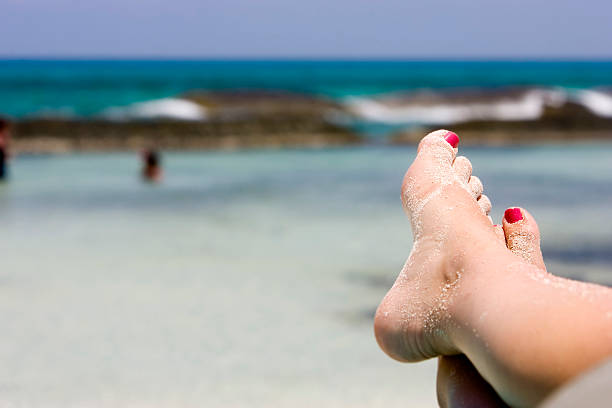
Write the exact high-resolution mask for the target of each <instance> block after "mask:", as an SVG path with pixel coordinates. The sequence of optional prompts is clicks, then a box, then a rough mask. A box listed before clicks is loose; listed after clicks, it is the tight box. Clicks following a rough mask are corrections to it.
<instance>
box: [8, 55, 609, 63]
mask: <svg viewBox="0 0 612 408" xmlns="http://www.w3.org/2000/svg"><path fill="white" fill-rule="evenodd" d="M0 61H160V62H161V61H168V62H172V61H194V62H198V61H201V62H205V61H210V62H215V61H219V62H225V61H227V62H231V61H236V62H292V61H295V62H310V61H311V62H335V61H338V62H368V61H372V62H612V55H611V56H580V57H578V56H547V57H533V56H476V55H474V56H435V57H434V56H412V57H402V56H316V55H312V56H248V55H245V56H235V55H227V56H179V55H177V56H161V55H145V56H127V55H103V54H97V55H96V54H91V55H84V54H83V55H3V54H0Z"/></svg>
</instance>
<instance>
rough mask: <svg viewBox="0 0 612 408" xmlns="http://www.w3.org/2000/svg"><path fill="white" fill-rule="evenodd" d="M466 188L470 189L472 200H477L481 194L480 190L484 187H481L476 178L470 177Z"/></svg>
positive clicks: (480, 182)
mask: <svg viewBox="0 0 612 408" xmlns="http://www.w3.org/2000/svg"><path fill="white" fill-rule="evenodd" d="M468 188H469V189H470V191H471V193H472V195H473V196H474V199H478V197H480V195H481V194H482V190H483V189H484V186H483V185H482V181H480V179H479V178H478V177H476V176H472V177H470V181H469V182H468Z"/></svg>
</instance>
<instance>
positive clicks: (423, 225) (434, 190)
mask: <svg viewBox="0 0 612 408" xmlns="http://www.w3.org/2000/svg"><path fill="white" fill-rule="evenodd" d="M458 143H459V139H458V138H457V136H456V135H455V134H454V133H452V132H448V131H446V130H440V131H436V132H433V133H430V134H429V135H427V136H426V137H425V138H424V139H423V140H422V141H421V143H420V145H419V149H418V154H417V158H416V159H415V161H414V162H413V164H412V165H411V166H410V168H409V169H408V171H407V173H406V176H405V178H404V182H403V185H402V201H403V204H404V208H405V210H406V212H407V214H408V216H409V217H410V220H411V223H412V230H413V234H414V247H413V250H412V253H411V254H410V256H409V258H408V260H407V262H406V264H405V266H404V268H403V270H402V272H401V273H400V275H399V276H398V278H397V280H396V282H395V284H394V285H393V287H392V288H391V290H390V291H389V292H388V293H387V295H386V296H385V298H384V299H383V301H382V302H381V304H380V306H379V308H378V310H377V313H376V318H375V322H374V326H375V334H376V339H377V341H378V343H379V345H380V347H381V348H382V349H383V350H384V351H385V352H386V353H387V354H389V355H390V356H391V357H393V358H395V359H397V360H399V361H406V362H408V361H421V360H424V359H427V358H432V357H436V356H453V355H461V354H463V355H465V356H466V357H467V358H468V359H469V361H470V362H471V363H472V364H473V366H474V367H475V369H476V370H477V371H478V373H479V374H480V375H481V376H482V377H483V378H484V379H485V380H486V381H487V382H488V384H490V385H491V387H492V388H493V390H494V391H495V393H496V394H497V395H499V397H501V399H503V400H504V401H505V402H506V403H508V404H509V405H512V406H533V405H536V404H537V403H539V402H540V401H542V400H543V399H544V398H545V397H546V396H547V395H549V394H550V393H551V392H552V391H554V390H555V389H556V388H558V387H559V386H560V385H562V384H563V383H565V382H566V381H568V380H569V379H571V378H573V377H575V376H576V375H577V374H579V373H581V372H582V371H584V370H585V369H587V368H589V367H590V366H592V365H594V364H595V363H597V362H599V361H601V360H602V359H604V358H605V357H607V356H609V355H611V354H612V290H610V289H608V288H604V287H602V286H597V285H592V284H586V283H581V282H575V281H570V280H567V279H563V278H559V277H555V276H553V275H551V274H549V273H548V272H547V271H546V269H545V267H544V262H543V261H542V258H541V253H539V233H538V232H537V225H536V224H535V222H533V223H531V222H530V221H528V220H530V219H532V218H531V216H530V215H529V214H528V213H527V212H525V211H523V210H520V209H519V210H518V213H517V212H516V210H515V211H513V212H514V215H515V217H518V216H519V215H520V216H522V217H523V218H522V219H521V220H518V219H514V222H512V223H511V222H509V221H508V220H504V224H503V228H500V227H499V226H497V227H496V226H493V224H492V222H491V220H490V218H489V217H488V216H487V215H488V211H489V210H490V201H489V200H488V199H487V198H486V197H485V196H483V195H482V183H480V181H479V180H478V179H477V178H475V177H473V176H471V170H472V169H471V165H470V163H469V161H468V160H467V159H465V158H461V157H457V158H456V154H457V146H458ZM534 228H535V229H534ZM506 241H507V242H508V244H506ZM536 243H537V244H538V245H537V246H536V245H535V244H536ZM534 248H536V249H537V251H536V250H535V249H534Z"/></svg>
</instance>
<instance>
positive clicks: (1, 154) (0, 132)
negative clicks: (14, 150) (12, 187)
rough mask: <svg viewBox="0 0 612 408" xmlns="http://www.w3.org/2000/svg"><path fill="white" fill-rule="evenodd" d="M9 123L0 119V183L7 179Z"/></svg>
mask: <svg viewBox="0 0 612 408" xmlns="http://www.w3.org/2000/svg"><path fill="white" fill-rule="evenodd" d="M10 131H11V125H10V122H9V121H8V120H6V119H2V118H0V181H2V180H6V178H7V177H8V163H7V162H8V159H9V141H10Z"/></svg>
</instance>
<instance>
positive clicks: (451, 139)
mask: <svg viewBox="0 0 612 408" xmlns="http://www.w3.org/2000/svg"><path fill="white" fill-rule="evenodd" d="M444 139H445V140H446V141H447V142H448V143H450V145H451V146H453V148H455V147H457V146H459V136H457V135H456V134H455V133H453V132H447V133H446V135H445V136H444Z"/></svg>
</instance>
